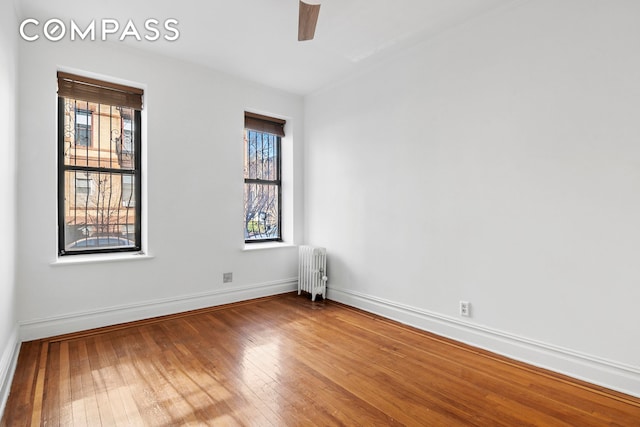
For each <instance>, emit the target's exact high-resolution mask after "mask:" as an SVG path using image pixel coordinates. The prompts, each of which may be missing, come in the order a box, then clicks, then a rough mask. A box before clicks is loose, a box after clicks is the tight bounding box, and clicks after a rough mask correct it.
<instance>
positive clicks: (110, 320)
mask: <svg viewBox="0 0 640 427" xmlns="http://www.w3.org/2000/svg"><path fill="white" fill-rule="evenodd" d="M297 286H298V279H297V278H292V279H285V280H279V281H274V282H268V283H261V284H256V285H249V286H237V287H233V288H226V289H216V290H212V291H209V292H202V293H198V294H191V295H183V296H178V297H175V298H165V299H157V300H152V301H145V302H142V303H136V304H127V305H120V306H115V307H106V308H100V309H97V310H91V311H85V312H79V313H72V314H67V315H63V316H55V317H48V318H44V319H34V320H28V321H22V322H19V324H20V337H21V339H22V341H31V340H35V339H40V338H47V337H52V336H56V335H62V334H68V333H72V332H78V331H83V330H87V329H93V328H100V327H103V326H111V325H117V324H119V323H126V322H132V321H135V320H142V319H148V318H153V317H158V316H164V315H167V314H175V313H181V312H184V311H189V310H197V309H200V308H205V307H213V306H217V305H222V304H229V303H233V302H238V301H245V300H249V299H253V298H260V297H266V296H270V295H277V294H282V293H286V292H291V291H295V290H296V289H298V288H297Z"/></svg>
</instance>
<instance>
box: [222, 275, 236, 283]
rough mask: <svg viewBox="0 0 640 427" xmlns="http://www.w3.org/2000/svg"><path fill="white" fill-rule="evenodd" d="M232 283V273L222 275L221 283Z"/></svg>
mask: <svg viewBox="0 0 640 427" xmlns="http://www.w3.org/2000/svg"><path fill="white" fill-rule="evenodd" d="M231 282H233V273H222V283H231Z"/></svg>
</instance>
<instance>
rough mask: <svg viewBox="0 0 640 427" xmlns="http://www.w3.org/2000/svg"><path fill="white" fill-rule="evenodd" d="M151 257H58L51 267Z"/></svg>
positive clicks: (139, 254) (131, 254)
mask: <svg viewBox="0 0 640 427" xmlns="http://www.w3.org/2000/svg"><path fill="white" fill-rule="evenodd" d="M153 258H154V257H153V256H152V255H148V254H144V253H142V252H115V253H105V254H87V255H67V256H65V257H58V258H57V259H56V260H55V261H54V262H52V263H51V264H49V265H51V266H52V267H58V266H61V265H74V264H100V263H103V262H120V261H141V260H146V259H153Z"/></svg>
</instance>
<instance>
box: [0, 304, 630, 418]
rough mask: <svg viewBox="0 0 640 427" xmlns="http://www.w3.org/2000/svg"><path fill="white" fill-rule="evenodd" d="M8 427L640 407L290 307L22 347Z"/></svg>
mask: <svg viewBox="0 0 640 427" xmlns="http://www.w3.org/2000/svg"><path fill="white" fill-rule="evenodd" d="M0 425H1V426H2V427H4V426H11V427H14V426H29V425H34V426H37V425H45V426H49V425H53V426H58V425H60V426H67V425H78V426H84V425H89V426H99V425H104V426H112V425H123V426H137V425H141V426H143V425H144V426H177V425H216V426H218V425H255V426H272V425H323V426H332V425H347V426H353V425H365V426H370V425H384V426H394V425H429V426H440V425H442V426H455V425H465V426H466V425H477V426H516V425H517V426H521V425H544V426H556V425H571V426H603V425H613V426H640V399H637V398H634V397H631V396H627V395H624V394H621V393H617V392H613V391H610V390H607V389H604V388H601V387H597V386H593V385H590V384H587V383H584V382H580V381H577V380H573V379H571V378H568V377H564V376H561V375H558V374H555V373H551V372H548V371H544V370H541V369H538V368H534V367H531V366H528V365H525V364H522V363H519V362H515V361H512V360H509V359H506V358H503V357H501V356H497V355H495V354H492V353H489V352H485V351H482V350H478V349H476V348H473V347H469V346H466V345H463V344H459V343H456V342H454V341H450V340H447V339H444V338H441V337H438V336H435V335H431V334H429V333H425V332H422V331H419V330H416V329H412V328H410V327H407V326H403V325H400V324H398V323H395V322H392V321H389V320H385V319H382V318H380V317H377V316H374V315H371V314H367V313H365V312H362V311H359V310H355V309H352V308H349V307H346V306H343V305H341V304H337V303H333V302H329V301H320V302H315V303H312V302H311V301H310V300H309V299H308V298H305V297H304V296H302V297H299V296H297V295H295V294H286V295H280V296H275V297H269V298H263V299H258V300H252V301H247V302H243V303H237V304H231V305H227V306H221V307H214V308H210V309H205V310H199V311H195V312H189V313H183V314H179V315H174V316H167V317H165V318H157V319H151V320H146V321H141V322H134V323H130V324H124V325H118V326H114V327H109V328H103V329H99V330H93V331H87V332H83V333H77V334H71V335H66V336H61V337H55V338H51V339H47V340H40V341H32V342H27V343H24V344H23V345H22V348H21V351H20V356H19V360H18V368H17V371H16V373H15V377H14V383H13V385H12V389H11V394H10V396H9V401H8V403H7V407H6V410H5V414H4V417H3V419H2V421H1V422H0Z"/></svg>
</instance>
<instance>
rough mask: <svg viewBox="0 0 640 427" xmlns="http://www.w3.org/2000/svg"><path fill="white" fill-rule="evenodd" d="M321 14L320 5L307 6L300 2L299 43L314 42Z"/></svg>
mask: <svg viewBox="0 0 640 427" xmlns="http://www.w3.org/2000/svg"><path fill="white" fill-rule="evenodd" d="M319 13H320V5H319V4H307V3H305V2H303V1H302V0H300V8H299V13H298V41H303V40H313V35H314V34H315V32H316V23H317V22H318V14H319Z"/></svg>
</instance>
